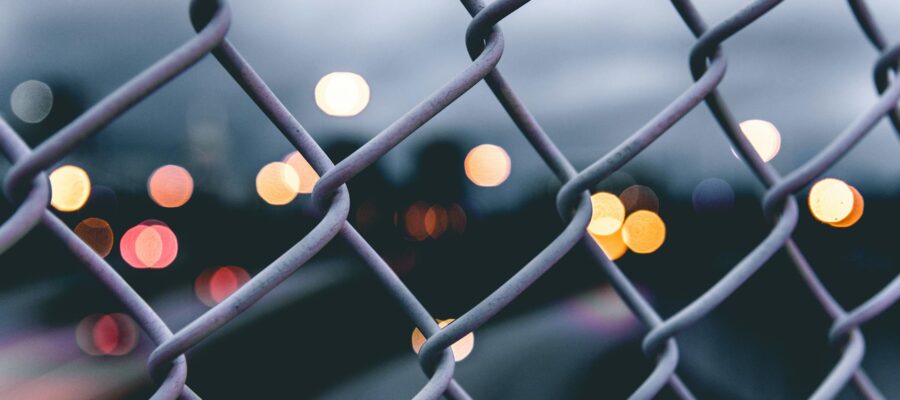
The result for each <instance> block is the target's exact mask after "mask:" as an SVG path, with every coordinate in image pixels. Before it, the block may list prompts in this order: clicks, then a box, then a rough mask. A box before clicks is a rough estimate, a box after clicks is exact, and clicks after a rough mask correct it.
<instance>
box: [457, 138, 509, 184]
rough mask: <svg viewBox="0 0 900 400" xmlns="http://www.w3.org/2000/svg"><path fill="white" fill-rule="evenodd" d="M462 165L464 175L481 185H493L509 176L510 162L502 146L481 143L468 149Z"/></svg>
mask: <svg viewBox="0 0 900 400" xmlns="http://www.w3.org/2000/svg"><path fill="white" fill-rule="evenodd" d="M464 166H465V169H466V176H467V177H469V180H470V181H472V183H474V184H476V185H478V186H482V187H494V186H498V185H500V184H501V183H503V182H504V181H506V178H509V172H510V170H511V169H512V162H511V160H510V159H509V155H508V154H506V150H503V148H502V147H500V146H497V145H493V144H482V145H478V146H475V148H473V149H472V150H470V151H469V154H467V155H466V160H465V162H464Z"/></svg>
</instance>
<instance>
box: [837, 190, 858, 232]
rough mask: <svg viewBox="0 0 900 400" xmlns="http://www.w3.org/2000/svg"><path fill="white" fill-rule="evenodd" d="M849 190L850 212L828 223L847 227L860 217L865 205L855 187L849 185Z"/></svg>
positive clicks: (838, 226)
mask: <svg viewBox="0 0 900 400" xmlns="http://www.w3.org/2000/svg"><path fill="white" fill-rule="evenodd" d="M850 190H852V191H853V209H852V210H851V211H850V214H848V215H847V216H846V217H844V219H842V220H840V221H838V222H835V223H832V224H829V225H831V226H833V227H836V228H849V227H851V226H853V225H854V224H856V222H857V221H859V219H860V218H862V215H863V208H864V207H865V202H864V201H863V197H862V195H861V194H859V191H858V190H856V188H855V187H853V186H850Z"/></svg>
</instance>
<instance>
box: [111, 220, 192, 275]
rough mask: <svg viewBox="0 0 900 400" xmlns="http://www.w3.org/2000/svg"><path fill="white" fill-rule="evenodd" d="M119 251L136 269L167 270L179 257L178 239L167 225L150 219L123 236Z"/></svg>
mask: <svg viewBox="0 0 900 400" xmlns="http://www.w3.org/2000/svg"><path fill="white" fill-rule="evenodd" d="M119 250H120V251H121V253H122V258H123V259H124V260H125V262H127V263H128V265H131V266H132V267H134V268H138V269H144V268H157V269H158V268H165V267H168V266H169V264H171V263H172V261H175V257H176V256H177V255H178V238H176V237H175V233H174V232H172V229H170V228H169V226H168V225H166V224H165V223H163V222H160V221H157V220H153V219H148V220H146V221H144V222H141V223H140V224H138V225H136V226H134V227H133V228H131V229H129V230H128V231H126V232H125V234H124V235H122V241H121V243H120V244H119Z"/></svg>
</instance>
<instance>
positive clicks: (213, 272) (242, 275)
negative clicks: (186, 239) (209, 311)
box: [194, 265, 250, 307]
mask: <svg viewBox="0 0 900 400" xmlns="http://www.w3.org/2000/svg"><path fill="white" fill-rule="evenodd" d="M249 280H250V274H248V273H247V271H245V270H244V269H243V268H241V267H235V266H232V265H229V266H224V267H216V268H209V269H207V270H205V271H203V272H202V273H201V274H200V276H198V277H197V280H196V281H195V282H194V292H195V293H196V294H197V298H198V299H200V301H202V302H203V304H206V305H207V306H210V307H212V306H215V305H216V304H219V303H221V302H222V300H225V299H226V298H227V297H228V296H230V295H231V294H232V293H234V292H235V291H237V290H238V289H239V288H240V287H241V286H244V284H245V283H247V281H249Z"/></svg>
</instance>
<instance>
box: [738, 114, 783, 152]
mask: <svg viewBox="0 0 900 400" xmlns="http://www.w3.org/2000/svg"><path fill="white" fill-rule="evenodd" d="M741 132H743V133H744V136H745V137H746V138H747V140H748V141H749V142H750V144H751V145H753V149H754V150H756V153H757V154H759V157H760V158H762V160H763V161H765V162H769V161H770V160H772V159H773V158H775V155H777V154H778V150H781V134H780V133H778V129H777V128H775V125H773V124H772V123H771V122H769V121H763V120H761V119H749V120H746V121H744V122H741Z"/></svg>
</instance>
